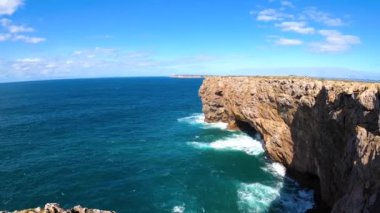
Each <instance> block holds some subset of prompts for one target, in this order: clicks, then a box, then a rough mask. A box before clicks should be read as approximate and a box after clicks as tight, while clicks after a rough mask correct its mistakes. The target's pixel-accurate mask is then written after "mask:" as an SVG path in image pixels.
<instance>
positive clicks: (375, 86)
mask: <svg viewBox="0 0 380 213" xmlns="http://www.w3.org/2000/svg"><path fill="white" fill-rule="evenodd" d="M199 95H200V96H201V99H202V103H203V112H204V113H205V121H207V122H218V121H224V122H228V123H229V127H233V128H236V127H237V125H238V124H239V123H241V122H245V123H248V124H249V125H251V126H252V127H253V128H254V129H255V130H256V131H258V132H259V133H261V135H262V137H263V140H264V145H265V149H266V151H267V153H268V155H269V156H270V157H271V158H272V159H273V160H275V161H278V162H281V163H282V164H284V165H285V166H286V167H287V168H288V169H290V170H295V171H298V172H301V173H304V174H310V175H315V176H317V177H318V178H319V182H320V194H321V198H322V200H323V201H324V203H325V204H327V205H328V206H330V207H331V209H332V212H347V213H348V212H380V157H379V155H380V113H379V111H380V110H379V108H380V84H379V83H364V82H349V81H329V80H320V79H312V78H296V77H294V78H290V77H289V78H286V77H284V78H276V77H206V78H205V80H204V81H203V84H202V86H201V88H200V91H199Z"/></svg>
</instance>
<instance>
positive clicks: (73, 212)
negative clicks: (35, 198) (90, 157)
mask: <svg viewBox="0 0 380 213" xmlns="http://www.w3.org/2000/svg"><path fill="white" fill-rule="evenodd" d="M0 213H11V212H4V211H0ZM12 213H115V212H114V211H104V210H99V209H88V208H85V207H81V206H75V207H73V208H71V209H63V208H61V207H60V206H59V204H57V203H48V204H46V205H45V207H44V208H41V207H37V208H34V209H25V210H20V211H14V212H12Z"/></svg>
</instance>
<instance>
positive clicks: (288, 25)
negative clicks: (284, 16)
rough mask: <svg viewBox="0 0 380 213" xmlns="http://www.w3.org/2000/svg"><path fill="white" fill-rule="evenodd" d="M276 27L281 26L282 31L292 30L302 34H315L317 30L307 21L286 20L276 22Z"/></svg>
mask: <svg viewBox="0 0 380 213" xmlns="http://www.w3.org/2000/svg"><path fill="white" fill-rule="evenodd" d="M276 27H279V28H280V29H281V30H282V31H291V32H296V33H300V34H313V33H314V32H315V29H314V28H312V27H308V26H307V24H306V23H305V22H296V21H286V22H281V23H280V24H276Z"/></svg>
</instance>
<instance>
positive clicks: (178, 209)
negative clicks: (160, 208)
mask: <svg viewBox="0 0 380 213" xmlns="http://www.w3.org/2000/svg"><path fill="white" fill-rule="evenodd" d="M183 212H185V206H174V207H173V209H172V213H183Z"/></svg>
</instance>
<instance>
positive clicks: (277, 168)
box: [263, 162, 286, 177]
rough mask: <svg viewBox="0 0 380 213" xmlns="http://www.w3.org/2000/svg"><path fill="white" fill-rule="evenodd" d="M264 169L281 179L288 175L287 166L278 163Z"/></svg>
mask: <svg viewBox="0 0 380 213" xmlns="http://www.w3.org/2000/svg"><path fill="white" fill-rule="evenodd" d="M263 169H264V170H266V171H269V172H271V173H274V174H275V175H278V176H280V177H285V174H286V168H285V166H283V165H282V164H281V163H277V162H273V163H271V164H269V165H268V167H267V168H263Z"/></svg>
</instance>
